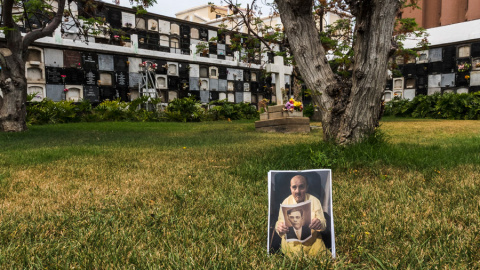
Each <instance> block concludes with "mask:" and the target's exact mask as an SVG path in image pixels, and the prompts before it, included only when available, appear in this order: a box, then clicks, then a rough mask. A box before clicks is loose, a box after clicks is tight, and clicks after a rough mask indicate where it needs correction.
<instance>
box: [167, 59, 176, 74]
mask: <svg viewBox="0 0 480 270" xmlns="http://www.w3.org/2000/svg"><path fill="white" fill-rule="evenodd" d="M168 75H170V76H178V64H177V63H173V62H168Z"/></svg>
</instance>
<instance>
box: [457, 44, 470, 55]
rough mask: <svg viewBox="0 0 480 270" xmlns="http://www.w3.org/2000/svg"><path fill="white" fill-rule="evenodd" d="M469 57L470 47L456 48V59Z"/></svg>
mask: <svg viewBox="0 0 480 270" xmlns="http://www.w3.org/2000/svg"><path fill="white" fill-rule="evenodd" d="M465 57H470V45H462V46H458V48H457V58H465Z"/></svg>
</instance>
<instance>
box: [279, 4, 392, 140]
mask: <svg viewBox="0 0 480 270" xmlns="http://www.w3.org/2000/svg"><path fill="white" fill-rule="evenodd" d="M347 2H348V4H350V8H351V10H352V13H353V15H354V16H355V17H356V20H357V21H356V27H355V41H354V44H353V48H354V51H355V57H354V64H353V76H352V78H351V79H342V78H340V77H338V76H336V75H335V74H334V73H333V72H332V70H331V68H330V66H329V64H328V61H327V58H326V55H325V51H324V50H323V48H322V46H321V43H320V39H319V37H318V32H317V29H316V27H315V21H314V16H313V13H312V12H313V0H276V3H277V5H278V10H279V13H280V17H281V19H282V22H283V25H284V27H285V33H286V35H287V37H288V40H289V44H290V47H291V49H292V52H293V55H294V58H295V62H296V64H297V66H298V69H299V70H300V73H301V74H302V77H303V78H304V80H305V83H306V84H307V87H308V88H310V89H312V90H313V93H312V97H313V100H314V103H316V104H318V105H319V107H320V109H321V110H322V127H323V135H324V137H323V138H324V140H327V141H334V142H335V143H337V144H351V143H356V142H359V141H361V140H362V139H363V138H365V137H366V136H368V135H369V134H372V133H373V132H374V130H375V127H376V126H378V121H379V119H380V113H381V97H382V92H383V89H384V87H385V83H386V75H387V63H388V57H389V54H390V52H391V50H392V43H391V37H392V33H393V26H394V22H395V16H396V14H397V12H398V10H399V8H400V1H399V0H363V1H358V0H349V1H347Z"/></svg>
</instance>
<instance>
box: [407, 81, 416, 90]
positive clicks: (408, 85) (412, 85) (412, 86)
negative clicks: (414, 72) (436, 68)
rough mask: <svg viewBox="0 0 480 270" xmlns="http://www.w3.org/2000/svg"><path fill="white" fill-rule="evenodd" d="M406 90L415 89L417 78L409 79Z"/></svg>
mask: <svg viewBox="0 0 480 270" xmlns="http://www.w3.org/2000/svg"><path fill="white" fill-rule="evenodd" d="M405 86H406V87H405V88H407V89H413V88H415V78H407V81H406V84H405Z"/></svg>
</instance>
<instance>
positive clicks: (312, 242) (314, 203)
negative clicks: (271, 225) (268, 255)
mask: <svg viewBox="0 0 480 270" xmlns="http://www.w3.org/2000/svg"><path fill="white" fill-rule="evenodd" d="M307 190H308V184H307V179H306V178H305V177H304V176H302V175H295V176H294V177H292V179H291V180H290V191H291V193H292V195H290V196H288V197H287V198H286V199H285V200H284V201H283V202H282V204H290V205H291V204H298V203H301V202H305V201H310V202H311V206H310V207H311V215H312V217H311V218H312V221H311V222H310V225H309V228H310V229H311V231H312V237H311V238H310V239H308V240H307V241H305V242H303V243H301V242H298V241H293V242H287V241H286V234H287V233H288V232H289V228H288V227H287V226H286V225H285V217H284V216H283V212H282V210H281V209H280V213H279V214H278V221H277V223H276V225H275V229H276V231H277V233H278V235H279V236H280V237H281V238H282V245H281V246H282V252H283V253H284V254H285V255H287V256H292V255H297V256H302V255H306V256H318V255H321V254H325V253H327V254H328V253H329V252H328V250H327V249H326V247H325V244H324V243H323V240H322V236H321V235H320V232H321V231H324V230H325V229H326V227H327V222H326V220H325V216H324V215H323V208H322V204H321V203H320V201H319V200H318V199H317V198H316V197H315V196H313V195H310V194H308V193H307Z"/></svg>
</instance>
